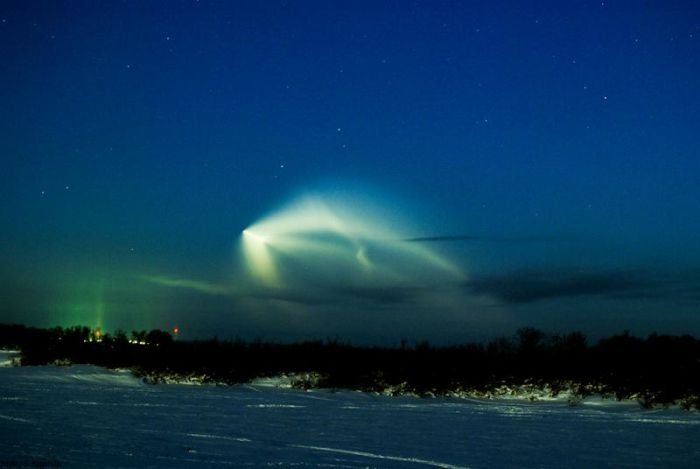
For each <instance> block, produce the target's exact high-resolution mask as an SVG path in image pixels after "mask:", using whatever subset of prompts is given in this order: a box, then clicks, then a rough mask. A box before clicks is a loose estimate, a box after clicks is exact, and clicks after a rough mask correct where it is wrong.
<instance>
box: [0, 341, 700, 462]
mask: <svg viewBox="0 0 700 469" xmlns="http://www.w3.org/2000/svg"><path fill="white" fill-rule="evenodd" d="M0 362H4V363H6V364H7V363H9V360H8V359H7V354H6V353H2V354H0ZM261 384H262V383H261ZM266 384H268V385H267V386H263V385H255V386H252V385H244V386H235V387H215V386H182V385H146V384H143V383H141V382H140V381H139V380H138V379H136V378H134V377H132V376H131V375H130V374H129V373H128V372H115V371H109V370H105V369H101V368H97V367H92V366H72V367H24V368H18V367H9V366H4V367H0V436H1V438H0V467H22V465H24V466H26V467H52V466H53V467H58V466H60V467H75V466H81V467H137V466H138V467H154V466H157V467H180V466H186V467H212V466H217V467H267V466H273V467H331V468H338V467H421V466H428V467H447V468H449V467H477V468H479V467H483V468H491V467H601V466H608V467H635V468H640V467H698V464H699V461H700V444H698V442H700V415H699V414H697V413H691V412H686V411H682V410H679V409H668V410H643V409H641V408H639V407H638V406H637V405H636V404H634V403H614V402H601V401H591V402H587V403H584V404H582V405H579V406H576V407H569V406H567V405H566V403H565V402H537V403H530V402H523V401H507V400H498V401H474V400H458V399H419V398H412V397H383V396H374V395H368V394H363V393H358V392H327V391H313V392H304V391H296V390H291V389H283V388H277V387H273V386H269V384H272V383H270V382H268V383H266Z"/></svg>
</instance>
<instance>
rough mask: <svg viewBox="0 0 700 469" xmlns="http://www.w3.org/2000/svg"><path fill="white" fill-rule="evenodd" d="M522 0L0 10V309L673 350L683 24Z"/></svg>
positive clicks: (691, 176) (687, 297)
mask: <svg viewBox="0 0 700 469" xmlns="http://www.w3.org/2000/svg"><path fill="white" fill-rule="evenodd" d="M258 3H260V4H262V5H259V4H258ZM535 3H536V4H534V5H533V4H532V2H524V1H523V2H493V1H485V2H432V1H430V2H429V1H426V2H354V1H353V2H325V1H324V2H245V3H244V2H212V1H205V0H202V1H167V2H158V1H151V2H139V1H133V2H132V1H123V2H116V1H115V2H92V1H66V2H54V1H52V2H42V1H36V2H25V1H5V2H2V4H1V5H0V21H1V22H0V100H1V101H0V102H2V106H1V107H0V132H2V135H1V137H2V138H0V154H1V155H2V161H3V170H2V172H1V173H0V195H1V198H0V221H1V222H2V226H3V230H2V232H0V254H1V256H2V259H3V261H2V266H1V267H0V269H1V270H0V320H2V321H5V322H18V321H19V322H26V323H29V324H37V325H55V324H60V325H71V324H74V323H85V324H88V325H101V326H102V327H105V328H108V329H114V328H117V327H121V328H124V329H127V330H131V329H134V328H152V327H159V328H169V327H172V326H173V325H175V324H177V325H179V326H180V327H181V328H182V329H183V333H185V334H187V333H189V334H191V336H193V337H194V336H209V335H213V334H218V335H219V336H222V337H226V336H233V335H236V334H238V335H241V336H246V337H249V336H262V337H267V338H282V339H290V340H294V339H297V338H302V337H333V336H339V337H343V338H349V339H352V340H354V341H358V342H375V341H384V342H387V341H388V342H392V341H393V342H396V341H398V340H400V338H401V337H409V338H415V339H422V338H429V339H431V340H438V341H461V340H467V339H473V338H479V337H486V336H491V335H494V334H509V333H511V332H512V331H513V330H514V329H515V328H517V327H520V326H524V325H533V326H537V327H541V328H543V329H545V330H547V331H555V332H556V331H569V330H572V329H580V330H583V331H584V332H586V333H588V334H591V335H600V334H607V333H611V332H617V331H621V330H623V329H629V330H631V331H633V332H638V333H648V332H650V331H652V330H657V331H659V332H673V333H681V332H688V333H692V334H700V310H699V306H700V241H699V235H700V185H699V184H698V182H700V181H699V179H700V152H699V149H700V143H699V142H700V139H698V136H697V135H698V129H700V80H699V79H698V76H700V74H699V72H700V42H699V41H700V8H699V7H698V6H697V5H696V4H695V2H672V1H663V2H607V1H606V2H600V1H598V2H535ZM295 201H296V202H295ZM319 207H324V208H323V209H321V208H319ZM280 220H291V221H290V222H289V223H287V222H285V223H282V222H280ZM318 220H322V222H319V223H316V222H318ZM338 220H340V222H339V221H338ZM341 222H342V223H341ZM314 223H315V224H314ZM338 223H341V224H342V228H339V226H340V225H339V224H338ZM256 224H257V225H256ZM312 225H313V226H312ZM256 226H264V227H267V228H265V229H267V230H268V231H269V230H272V231H273V232H274V233H272V232H266V233H264V235H265V237H266V238H265V241H264V242H265V243H267V244H265V247H263V248H261V249H263V250H264V251H266V252H267V254H262V255H264V256H265V257H264V259H262V260H261V258H260V257H259V256H258V257H255V255H254V256H253V257H251V256H250V252H249V251H250V247H246V243H245V242H242V241H241V231H242V230H243V229H245V228H249V227H256ZM357 227H361V229H360V228H357ZM314 230H315V231H314ZM258 231H260V230H259V229H258ZM298 232H301V234H299V233H298ZM319 232H320V234H319ZM446 235H449V236H458V237H461V238H460V239H448V240H441V241H440V240H433V241H428V240H423V241H420V240H414V241H401V240H405V239H411V238H417V237H441V236H446ZM269 236H273V237H272V238H270V239H267V237H269ZM299 237H301V238H303V240H302V241H303V243H302V242H301V241H299V239H298V238H299ZM261 239H262V238H261ZM292 241H294V242H292ZM392 243H394V244H392ZM261 252H262V251H261ZM329 252H332V253H333V254H332V255H331V254H328V253H329ZM350 258H352V259H355V260H356V261H357V264H356V265H353V264H352V262H351V261H348V259H350ZM268 261H269V264H270V266H268V270H269V269H273V268H274V270H275V281H274V282H272V281H271V277H270V275H271V271H268V272H267V274H261V272H262V271H261V270H260V265H258V266H257V271H256V267H255V266H254V265H252V264H254V263H256V262H257V263H258V264H259V263H260V262H268ZM442 261H445V262H448V261H449V263H450V266H449V268H447V267H446V265H447V264H441V265H442V267H439V266H438V264H439V263H440V262H442ZM353 262H354V261H353ZM428 264H430V265H432V267H427V265H428ZM430 268H435V269H437V270H439V271H440V272H435V273H430ZM448 271H449V272H448ZM256 272H257V277H256ZM399 274H400V275H399ZM453 274H454V275H453ZM264 275H268V278H266V279H262V276H264ZM443 275H444V277H443ZM435 279H439V282H438V281H437V280H435Z"/></svg>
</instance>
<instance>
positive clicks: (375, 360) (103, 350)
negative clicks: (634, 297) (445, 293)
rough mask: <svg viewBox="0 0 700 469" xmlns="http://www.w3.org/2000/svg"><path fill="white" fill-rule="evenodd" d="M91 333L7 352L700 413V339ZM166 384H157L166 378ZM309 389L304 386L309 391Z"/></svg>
mask: <svg viewBox="0 0 700 469" xmlns="http://www.w3.org/2000/svg"><path fill="white" fill-rule="evenodd" d="M95 339H96V338H95V334H94V331H91V330H90V329H89V328H86V327H72V328H67V329H62V328H54V329H36V328H29V327H24V326H13V325H0V346H14V347H19V348H21V350H22V364H23V365H38V364H47V363H53V362H56V361H64V362H65V361H68V362H70V363H91V364H95V365H101V366H106V367H128V368H131V369H132V370H134V371H135V372H136V373H137V374H139V375H143V376H151V377H153V376H155V377H158V376H193V375H196V376H200V377H203V379H204V380H205V381H207V380H208V381H212V382H216V383H227V384H234V383H242V382H247V381H250V380H251V379H254V378H256V377H262V376H272V375H277V374H282V373H286V374H290V373H297V374H298V373H309V372H312V373H315V374H316V376H317V377H318V378H317V379H316V381H315V382H314V386H319V387H327V388H348V389H359V390H366V391H380V392H381V391H385V390H386V389H388V388H391V387H398V388H400V389H402V390H403V391H406V392H414V393H417V394H419V395H441V394H446V393H450V392H452V391H454V390H466V391H478V392H486V393H487V392H489V391H491V390H493V389H496V388H498V387H500V386H504V385H505V386H521V385H533V386H547V387H548V389H550V390H551V392H553V393H555V394H556V392H557V391H558V390H563V389H567V390H569V391H571V390H573V391H574V392H575V393H576V394H578V395H579V396H585V395H586V394H590V393H594V392H595V393H600V394H604V395H608V396H610V397H614V398H618V399H627V398H636V399H638V400H640V402H641V403H642V404H644V405H649V406H652V405H659V404H669V403H672V402H682V404H683V405H684V406H685V407H694V408H696V409H698V410H700V341H699V340H697V339H695V338H693V337H691V336H688V335H685V336H670V335H657V334H652V335H650V336H649V337H647V338H646V339H641V338H637V337H633V336H631V335H629V334H627V333H624V334H619V335H615V336H612V337H609V338H605V339H602V340H600V341H599V342H598V343H597V344H593V345H590V344H588V342H587V340H586V337H585V336H584V335H583V334H581V333H578V332H574V333H571V334H565V335H547V334H545V333H543V332H541V331H539V330H536V329H531V328H525V329H520V330H519V331H518V332H517V334H516V335H515V336H514V337H513V338H499V339H496V340H492V341H490V342H488V343H486V344H465V345H459V346H448V347H434V346H431V345H430V344H429V343H427V342H421V343H418V344H416V345H414V346H407V344H406V343H405V342H403V343H402V346H401V347H400V348H386V347H356V346H352V345H349V344H345V343H341V342H338V341H315V342H303V343H299V344H272V343H264V342H260V341H255V342H250V343H248V342H243V341H234V342H223V341H218V340H209V341H174V340H173V339H172V337H171V336H170V334H169V333H167V332H164V331H159V330H152V331H149V332H146V331H133V332H132V333H131V335H130V336H127V334H125V333H124V332H120V331H118V332H116V333H114V334H112V335H110V334H104V335H101V336H100V337H99V340H95ZM156 381H157V378H156ZM302 385H303V383H302Z"/></svg>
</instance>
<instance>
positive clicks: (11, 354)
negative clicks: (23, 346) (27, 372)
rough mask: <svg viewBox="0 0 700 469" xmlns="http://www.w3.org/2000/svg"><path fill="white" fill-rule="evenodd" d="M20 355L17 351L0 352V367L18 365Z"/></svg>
mask: <svg viewBox="0 0 700 469" xmlns="http://www.w3.org/2000/svg"><path fill="white" fill-rule="evenodd" d="M20 353H21V352H20V351H19V350H0V367H7V366H16V365H18V364H19V357H20Z"/></svg>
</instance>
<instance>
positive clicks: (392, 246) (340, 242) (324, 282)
mask: <svg viewBox="0 0 700 469" xmlns="http://www.w3.org/2000/svg"><path fill="white" fill-rule="evenodd" d="M380 212H381V210H380V208H379V207H378V204H377V203H376V202H374V203H365V204H362V203H360V202H358V200H357V198H353V199H339V198H338V197H337V196H335V197H324V196H323V195H312V196H306V197H302V198H299V199H297V200H295V201H294V202H292V203H291V204H289V205H287V206H286V207H284V208H282V209H281V210H279V211H278V212H275V213H272V214H271V215H270V216H268V217H265V218H263V219H261V220H260V221H258V222H256V223H254V224H253V225H251V226H249V227H248V228H246V229H245V230H244V231H243V233H242V236H241V246H242V253H243V259H244V262H245V264H246V266H247V269H248V272H249V273H250V275H251V278H252V280H253V281H254V282H255V283H256V284H257V285H258V286H259V287H264V288H271V289H277V290H280V289H282V290H285V289H286V290H294V289H303V290H304V291H305V292H307V293H308V292H309V290H312V289H317V290H318V291H319V292H320V291H321V290H322V289H323V290H324V291H327V289H328V288H336V287H338V286H343V287H351V288H357V289H362V288H366V287H372V288H384V287H386V288H389V287H391V288H394V287H397V286H405V285H418V286H435V285H440V284H445V283H455V282H456V281H461V280H464V278H465V277H464V274H463V273H462V271H461V270H460V269H459V268H458V267H457V266H455V265H453V264H452V263H451V262H450V261H449V260H447V259H446V258H445V257H443V256H441V255H440V254H438V252H437V251H435V250H433V249H431V248H430V247H428V246H425V245H423V244H419V243H408V242H403V241H402V240H403V239H405V238H406V237H407V235H410V234H413V233H410V232H407V230H406V229H403V230H402V229H400V228H399V227H396V226H392V223H391V221H390V220H388V219H387V217H384V216H381V215H379V213H380ZM394 225H395V224H394Z"/></svg>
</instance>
